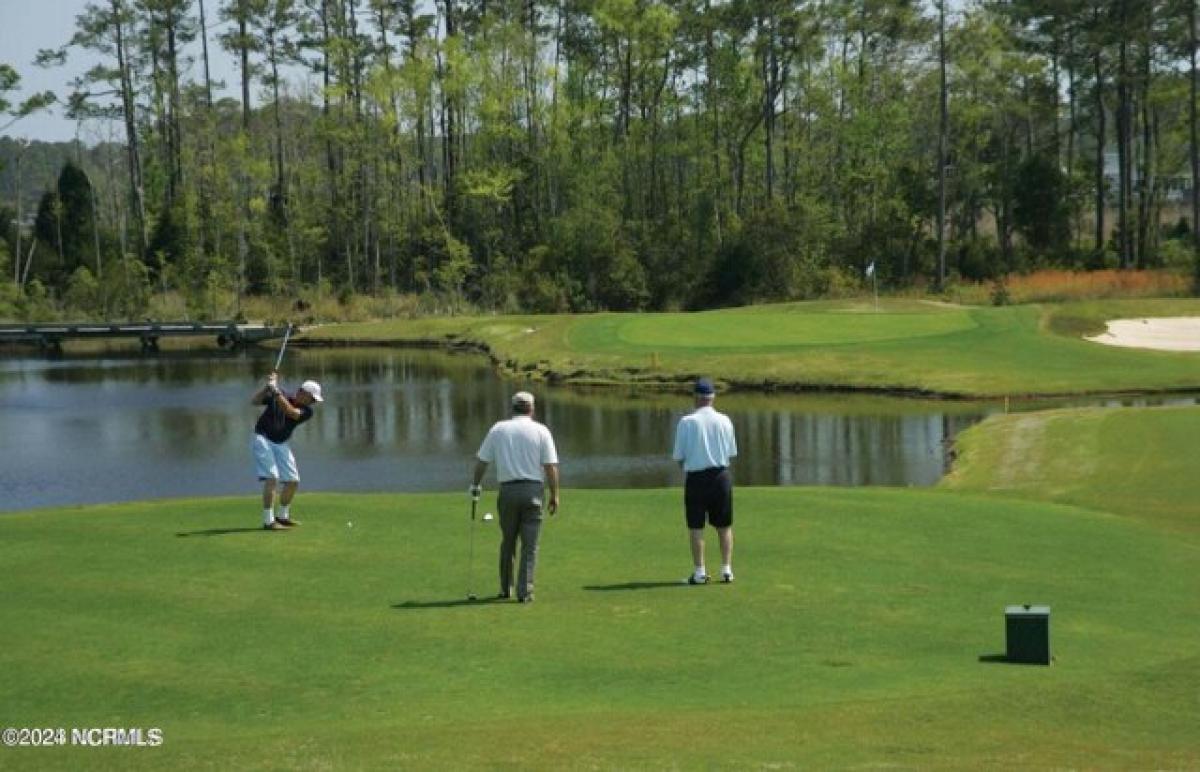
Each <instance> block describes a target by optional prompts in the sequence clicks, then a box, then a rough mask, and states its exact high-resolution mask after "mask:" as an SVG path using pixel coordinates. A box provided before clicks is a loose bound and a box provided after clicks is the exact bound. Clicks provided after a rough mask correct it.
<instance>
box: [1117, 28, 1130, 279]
mask: <svg viewBox="0 0 1200 772" xmlns="http://www.w3.org/2000/svg"><path fill="white" fill-rule="evenodd" d="M1122 35H1124V32H1122ZM1117 66H1118V70H1117V165H1118V166H1119V167H1120V169H1119V171H1118V174H1117V179H1118V182H1117V229H1118V234H1117V236H1118V239H1117V244H1118V247H1119V250H1118V251H1119V254H1120V266H1121V268H1129V267H1130V264H1131V260H1130V238H1129V237H1130V233H1129V200H1130V188H1131V187H1132V185H1131V182H1132V181H1131V180H1130V171H1131V169H1132V165H1131V159H1130V157H1129V137H1130V134H1131V132H1130V126H1129V123H1130V121H1129V118H1130V115H1129V113H1130V110H1129V107H1130V105H1129V44H1128V43H1127V42H1126V40H1125V39H1124V38H1123V37H1122V39H1121V42H1120V44H1119V45H1118V60H1117Z"/></svg>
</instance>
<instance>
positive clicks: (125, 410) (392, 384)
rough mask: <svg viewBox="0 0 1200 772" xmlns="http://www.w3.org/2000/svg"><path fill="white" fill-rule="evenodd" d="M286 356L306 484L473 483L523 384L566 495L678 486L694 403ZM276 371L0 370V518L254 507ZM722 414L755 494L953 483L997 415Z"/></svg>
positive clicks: (259, 360)
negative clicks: (953, 458) (315, 395)
mask: <svg viewBox="0 0 1200 772" xmlns="http://www.w3.org/2000/svg"><path fill="white" fill-rule="evenodd" d="M288 357H289V358H288V361H287V363H286V366H285V370H286V372H285V374H284V381H285V385H288V386H290V387H295V385H296V384H298V383H299V382H300V380H302V379H303V378H315V379H317V380H319V381H321V383H322V385H323V386H324V388H325V391H326V394H327V401H326V402H325V404H324V405H323V406H321V407H320V408H318V410H317V413H316V416H315V418H314V419H313V420H312V421H311V422H310V423H309V424H308V425H306V426H305V427H303V428H301V429H300V430H298V431H297V432H296V435H295V437H294V439H293V443H292V444H293V447H294V448H295V450H296V453H297V456H298V458H299V460H300V467H301V475H302V478H303V484H304V486H305V487H306V488H309V489H318V490H344V491H424V490H457V489H459V488H462V487H463V486H464V485H465V482H466V481H467V479H468V474H469V468H470V465H471V459H472V456H473V453H474V451H475V449H476V448H477V447H478V444H479V442H480V440H481V439H482V437H483V435H484V433H485V432H486V431H487V429H488V427H489V426H491V424H492V423H493V422H494V421H496V420H498V419H500V418H503V417H505V413H506V407H507V399H508V396H509V395H510V394H511V393H512V392H513V391H515V390H516V389H518V388H522V387H524V388H528V389H530V390H531V391H533V392H534V393H535V394H536V395H537V396H538V398H539V402H538V412H539V416H540V418H541V420H543V421H545V422H546V423H547V424H548V425H549V426H550V427H551V429H552V430H553V431H554V435H555V438H556V440H557V442H558V446H559V454H560V457H561V458H562V472H563V478H564V483H565V484H566V485H567V486H571V487H649V486H664V485H674V484H677V483H678V481H679V472H678V469H677V468H676V466H675V464H674V463H672V462H671V461H670V460H669V459H668V458H667V455H666V454H667V452H668V451H669V448H670V445H671V439H672V436H673V432H674V426H675V422H676V421H678V419H679V417H680V416H681V415H682V414H683V413H684V412H685V411H686V410H688V409H689V407H690V405H689V400H688V398H687V397H686V396H685V395H677V394H676V395H671V394H661V393H654V392H649V393H647V392H644V391H637V392H635V391H613V390H592V391H587V390H579V389H567V388H550V387H547V386H545V385H544V384H520V383H514V382H504V381H501V380H500V379H498V378H497V377H496V376H495V374H494V373H493V372H492V371H491V369H490V368H489V367H488V366H487V365H486V363H485V362H484V361H483V360H482V359H481V358H479V357H475V356H469V355H451V354H446V353H441V352H429V351H403V350H394V349H375V350H299V349H297V350H295V351H294V352H289V355H288ZM271 364H272V359H271V354H270V352H266V351H264V352H261V353H257V354H255V353H244V354H239V355H232V354H227V353H223V352H190V353H172V354H164V355H161V356H159V357H151V358H143V357H141V356H137V355H126V356H115V355H97V356H91V357H88V356H76V357H70V358H65V359H57V360H43V359H0V510H15V509H25V508H29V507H37V506H48V505H58V504H75V503H90V502H102V501H123V500H130V499H146V498H156V497H169V496H192V495H225V494H242V495H247V496H252V495H253V491H254V489H255V481H254V479H253V469H252V466H251V463H250V458H249V452H248V443H249V438H250V432H251V429H252V427H253V423H254V419H255V417H256V415H257V410H256V409H255V408H254V407H252V406H250V405H249V404H248V398H249V396H250V394H251V393H252V392H253V391H254V390H255V389H256V388H257V385H258V383H259V379H260V378H261V377H262V375H263V374H264V372H265V371H266V369H268V368H269V367H270V366H271ZM1159 401H1176V402H1195V400H1194V399H1193V398H1190V397H1189V398H1176V399H1174V400H1159ZM1103 402H1104V403H1106V404H1128V403H1137V404H1146V403H1148V402H1153V400H1145V399H1141V400H1136V399H1127V400H1104V401H1103ZM1060 404H1061V403H1060ZM1041 406H1044V405H1029V404H1026V405H1024V406H1023V407H1026V408H1028V407H1041ZM718 407H719V408H720V409H721V410H723V411H725V412H727V413H728V414H729V415H730V417H731V418H732V419H733V422H734V426H735V428H736V430H737V434H738V445H739V448H740V450H741V455H740V456H739V458H738V460H737V462H736V466H735V477H736V479H737V481H738V483H739V484H743V485H746V484H749V485H807V484H821V485H930V484H933V483H934V482H936V481H937V480H938V478H939V477H940V476H941V475H942V474H943V473H944V471H945V463H946V461H945V459H946V449H947V446H948V443H950V442H951V441H952V440H953V438H954V436H955V435H956V434H958V432H960V431H962V430H963V429H964V428H966V427H967V426H969V425H971V424H972V423H974V422H976V421H978V420H980V419H981V418H982V417H984V416H985V415H986V414H988V413H990V412H994V411H996V410H999V409H1001V406H1000V405H997V404H988V403H959V402H937V401H917V400H899V399H888V398H883V397H859V396H845V395H837V396H832V395H810V396H792V395H786V396H775V395H771V396H768V395H736V394H734V395H727V396H723V397H721V398H720V399H719V400H718Z"/></svg>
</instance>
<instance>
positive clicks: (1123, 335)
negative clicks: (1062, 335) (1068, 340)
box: [1087, 316, 1200, 351]
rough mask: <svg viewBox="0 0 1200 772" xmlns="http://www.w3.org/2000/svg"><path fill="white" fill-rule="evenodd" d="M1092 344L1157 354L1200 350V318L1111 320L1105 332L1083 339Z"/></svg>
mask: <svg viewBox="0 0 1200 772" xmlns="http://www.w3.org/2000/svg"><path fill="white" fill-rule="evenodd" d="M1087 340H1090V341H1094V342H1096V343H1104V344H1106V345H1109V346H1124V347H1126V348H1153V349H1158V350H1159V351H1200V317H1197V316H1176V317H1166V318H1161V319H1113V320H1112V321H1110V322H1108V332H1102V333H1100V334H1099V335H1095V336H1092V337H1090V338H1087Z"/></svg>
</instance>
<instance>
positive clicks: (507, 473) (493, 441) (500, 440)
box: [475, 415, 558, 483]
mask: <svg viewBox="0 0 1200 772" xmlns="http://www.w3.org/2000/svg"><path fill="white" fill-rule="evenodd" d="M475 455H476V457H477V458H478V459H479V460H480V461H484V462H486V463H489V464H492V463H494V464H495V465H496V479H497V480H499V481H500V482H501V483H506V482H512V481H513V480H537V481H539V482H545V481H546V473H545V470H543V469H542V464H557V463H558V451H557V450H555V449H554V438H553V437H551V436H550V430H549V429H547V428H546V427H545V426H544V425H543V424H540V423H538V422H537V421H535V420H533V419H532V418H531V417H529V416H527V415H515V416H513V417H512V418H510V419H508V420H507V421H498V422H497V423H496V424H495V425H494V426H493V427H492V428H491V430H490V431H489V432H488V433H487V436H486V437H484V438H483V444H482V445H480V446H479V452H478V453H476V454H475Z"/></svg>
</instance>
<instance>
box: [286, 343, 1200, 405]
mask: <svg viewBox="0 0 1200 772" xmlns="http://www.w3.org/2000/svg"><path fill="white" fill-rule="evenodd" d="M289 345H291V346H295V347H297V348H314V349H320V348H328V349H337V348H395V349H417V350H431V349H432V350H441V351H450V352H454V353H462V354H479V355H482V356H484V357H486V358H487V359H488V361H489V362H490V363H491V365H492V367H493V368H494V369H495V370H496V372H497V373H499V374H500V375H501V377H503V378H505V379H509V380H513V379H518V378H526V379H529V380H533V381H542V382H545V383H548V384H550V385H552V386H587V387H604V388H627V387H631V386H636V387H638V388H645V389H653V390H657V391H662V392H683V391H685V390H687V389H688V388H689V387H690V386H691V384H692V383H693V382H695V380H696V378H699V377H700V376H701V375H707V373H679V374H673V373H666V372H658V371H654V370H651V369H650V368H639V367H626V368H619V369H616V370H591V369H587V368H576V369H574V370H572V371H570V372H561V371H558V370H555V369H553V368H550V367H548V366H545V365H546V364H547V363H545V362H521V361H519V360H516V359H513V358H511V357H509V358H507V359H503V358H501V357H500V356H499V355H498V354H497V353H496V352H495V351H494V349H493V348H492V347H491V346H490V345H489V344H488V343H486V342H485V341H481V340H477V339H473V338H468V337H463V336H459V335H454V334H450V335H446V336H445V337H444V338H442V339H439V338H403V339H398V338H332V337H331V338H311V337H304V336H301V337H298V338H293V339H292V341H291V343H290V344H289ZM618 374H619V375H620V376H621V377H618ZM714 379H715V380H716V381H717V382H718V384H719V385H721V386H723V387H724V389H725V390H726V391H730V392H743V393H759V394H847V395H873V396H881V397H897V398H901V399H929V400H944V401H949V402H978V401H988V400H1003V399H1009V400H1017V401H1030V400H1044V399H1072V398H1084V399H1091V398H1099V399H1102V398H1109V397H1111V398H1114V399H1119V398H1124V397H1160V396H1161V397H1165V396H1172V395H1191V394H1196V393H1197V388H1196V387H1188V386H1183V387H1178V388H1147V389H1115V390H1093V391H1088V390H1084V391H1059V392H1038V391H1031V392H1021V393H1010V394H1001V393H983V394H979V393H972V392H958V391H942V390H937V389H922V388H917V387H909V386H868V385H861V384H846V383H840V384H839V383H815V382H805V381H784V380H774V379H769V378H768V379H761V380H752V379H739V378H724V377H721V376H719V375H718V376H715V377H714Z"/></svg>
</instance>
